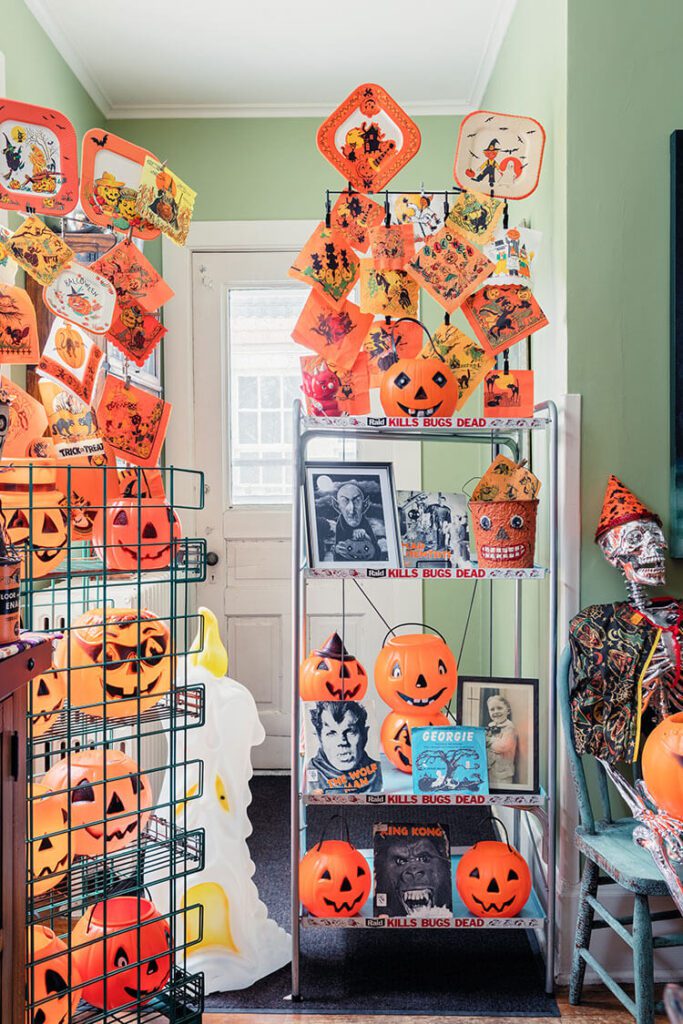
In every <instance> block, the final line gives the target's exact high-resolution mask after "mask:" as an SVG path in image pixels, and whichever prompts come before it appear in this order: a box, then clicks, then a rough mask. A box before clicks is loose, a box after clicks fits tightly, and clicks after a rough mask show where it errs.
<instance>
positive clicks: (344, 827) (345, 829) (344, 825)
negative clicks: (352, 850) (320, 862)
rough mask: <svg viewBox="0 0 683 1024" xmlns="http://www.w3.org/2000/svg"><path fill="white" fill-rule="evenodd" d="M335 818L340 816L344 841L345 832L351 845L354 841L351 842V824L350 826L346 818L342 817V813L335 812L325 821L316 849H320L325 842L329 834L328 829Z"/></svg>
mask: <svg viewBox="0 0 683 1024" xmlns="http://www.w3.org/2000/svg"><path fill="white" fill-rule="evenodd" d="M335 818H339V822H340V824H341V829H340V831H341V835H342V842H343V839H344V832H346V842H347V843H348V844H349V846H351V845H352V843H351V833H350V832H349V826H348V824H347V822H346V821H345V819H344V818H342V816H341V814H333V815H332V816H331V817H330V818H328V820H327V822H326V823H325V827H324V828H323V830H322V832H321V833H320V839H319V840H318V842H317V843H316V844H315V848H316V850H320V848H321V847H322V845H323V843H324V842H325V836H326V835H327V830H328V829H329V827H330V825H331V824H332V822H333V821H334V819H335Z"/></svg>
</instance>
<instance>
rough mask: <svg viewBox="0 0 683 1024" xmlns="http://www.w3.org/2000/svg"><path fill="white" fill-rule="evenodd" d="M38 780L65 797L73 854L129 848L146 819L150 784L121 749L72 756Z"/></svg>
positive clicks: (58, 763)
mask: <svg viewBox="0 0 683 1024" xmlns="http://www.w3.org/2000/svg"><path fill="white" fill-rule="evenodd" d="M42 781H43V785H45V786H47V787H48V788H49V789H51V790H53V791H54V792H55V793H57V794H59V793H60V792H62V791H63V792H64V793H65V798H66V799H67V801H68V805H69V811H68V812H67V813H68V814H69V818H68V820H69V823H70V828H72V829H73V831H72V837H73V840H72V842H73V847H74V851H75V853H77V854H79V855H81V856H83V857H96V856H98V855H99V854H103V853H104V852H105V848H106V850H107V852H108V853H112V852H114V851H115V850H122V849H123V848H124V847H126V846H129V845H130V844H131V843H133V842H135V840H136V839H137V837H138V834H139V833H140V832H142V831H143V830H144V827H145V825H146V823H147V820H148V818H149V814H150V812H149V808H150V807H151V804H152V790H151V787H150V783H149V780H148V779H147V776H146V775H144V774H143V773H142V772H140V771H139V770H138V766H137V764H136V763H135V761H133V759H132V758H130V757H128V755H127V754H124V753H123V751H121V750H104V751H103V750H79V751H75V752H73V753H72V754H71V757H70V758H63V759H62V760H61V761H58V762H57V764H55V765H53V766H52V768H50V770H49V771H48V772H47V774H46V775H45V776H44V778H43V780H42Z"/></svg>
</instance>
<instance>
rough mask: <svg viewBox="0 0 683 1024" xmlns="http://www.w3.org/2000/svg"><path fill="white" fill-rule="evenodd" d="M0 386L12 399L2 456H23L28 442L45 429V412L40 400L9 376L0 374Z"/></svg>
mask: <svg viewBox="0 0 683 1024" xmlns="http://www.w3.org/2000/svg"><path fill="white" fill-rule="evenodd" d="M0 387H1V388H2V389H3V390H4V391H7V392H8V393H9V395H10V397H11V399H12V404H11V405H10V412H9V428H8V430H7V437H6V438H5V444H4V447H3V449H2V454H3V457H4V456H9V457H11V458H24V457H25V456H26V455H27V454H28V448H29V445H30V443H31V442H32V441H33V440H34V439H35V438H38V437H42V435H43V434H44V433H45V431H46V430H47V414H46V412H45V409H44V408H43V406H42V405H41V403H40V402H37V401H36V400H35V398H33V397H32V396H31V395H29V393H28V392H27V391H24V389H23V388H20V387H19V385H18V384H15V383H14V381H12V380H10V379H9V377H3V376H0Z"/></svg>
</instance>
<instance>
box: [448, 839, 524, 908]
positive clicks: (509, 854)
mask: <svg viewBox="0 0 683 1024" xmlns="http://www.w3.org/2000/svg"><path fill="white" fill-rule="evenodd" d="M455 884H456V886H457V889H458V893H459V895H460V899H461V900H462V901H463V903H464V904H465V906H466V907H467V909H468V910H469V911H470V913H472V914H474V915H475V916H476V917H518V916H519V914H520V913H521V911H522V910H523V909H524V905H525V904H526V901H527V900H528V899H529V895H530V893H531V872H530V871H529V865H528V864H527V862H526V861H525V860H524V857H522V855H521V853H518V852H517V850H515V849H514V847H512V846H510V845H509V844H508V843H501V842H498V840H494V839H487V840H483V841H482V842H479V843H475V844H474V846H471V847H470V849H469V850H467V851H466V853H464V854H463V855H462V857H461V858H460V861H459V862H458V867H457V870H456V873H455Z"/></svg>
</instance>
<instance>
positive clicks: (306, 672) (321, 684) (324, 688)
mask: <svg viewBox="0 0 683 1024" xmlns="http://www.w3.org/2000/svg"><path fill="white" fill-rule="evenodd" d="M299 678H300V692H301V699H302V700H361V699H362V698H363V697H364V696H365V694H366V691H367V688H368V675H367V672H366V671H365V669H364V668H363V666H362V665H361V663H360V662H359V661H358V660H357V658H354V656H353V655H352V654H349V653H348V651H347V650H346V648H345V647H344V644H343V642H342V639H341V637H340V636H339V634H338V633H332V635H331V636H329V637H328V638H327V640H326V641H325V643H324V644H323V646H322V647H320V648H318V650H315V651H311V653H310V654H309V656H308V657H307V658H304V660H303V661H302V663H301V672H300V677H299Z"/></svg>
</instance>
